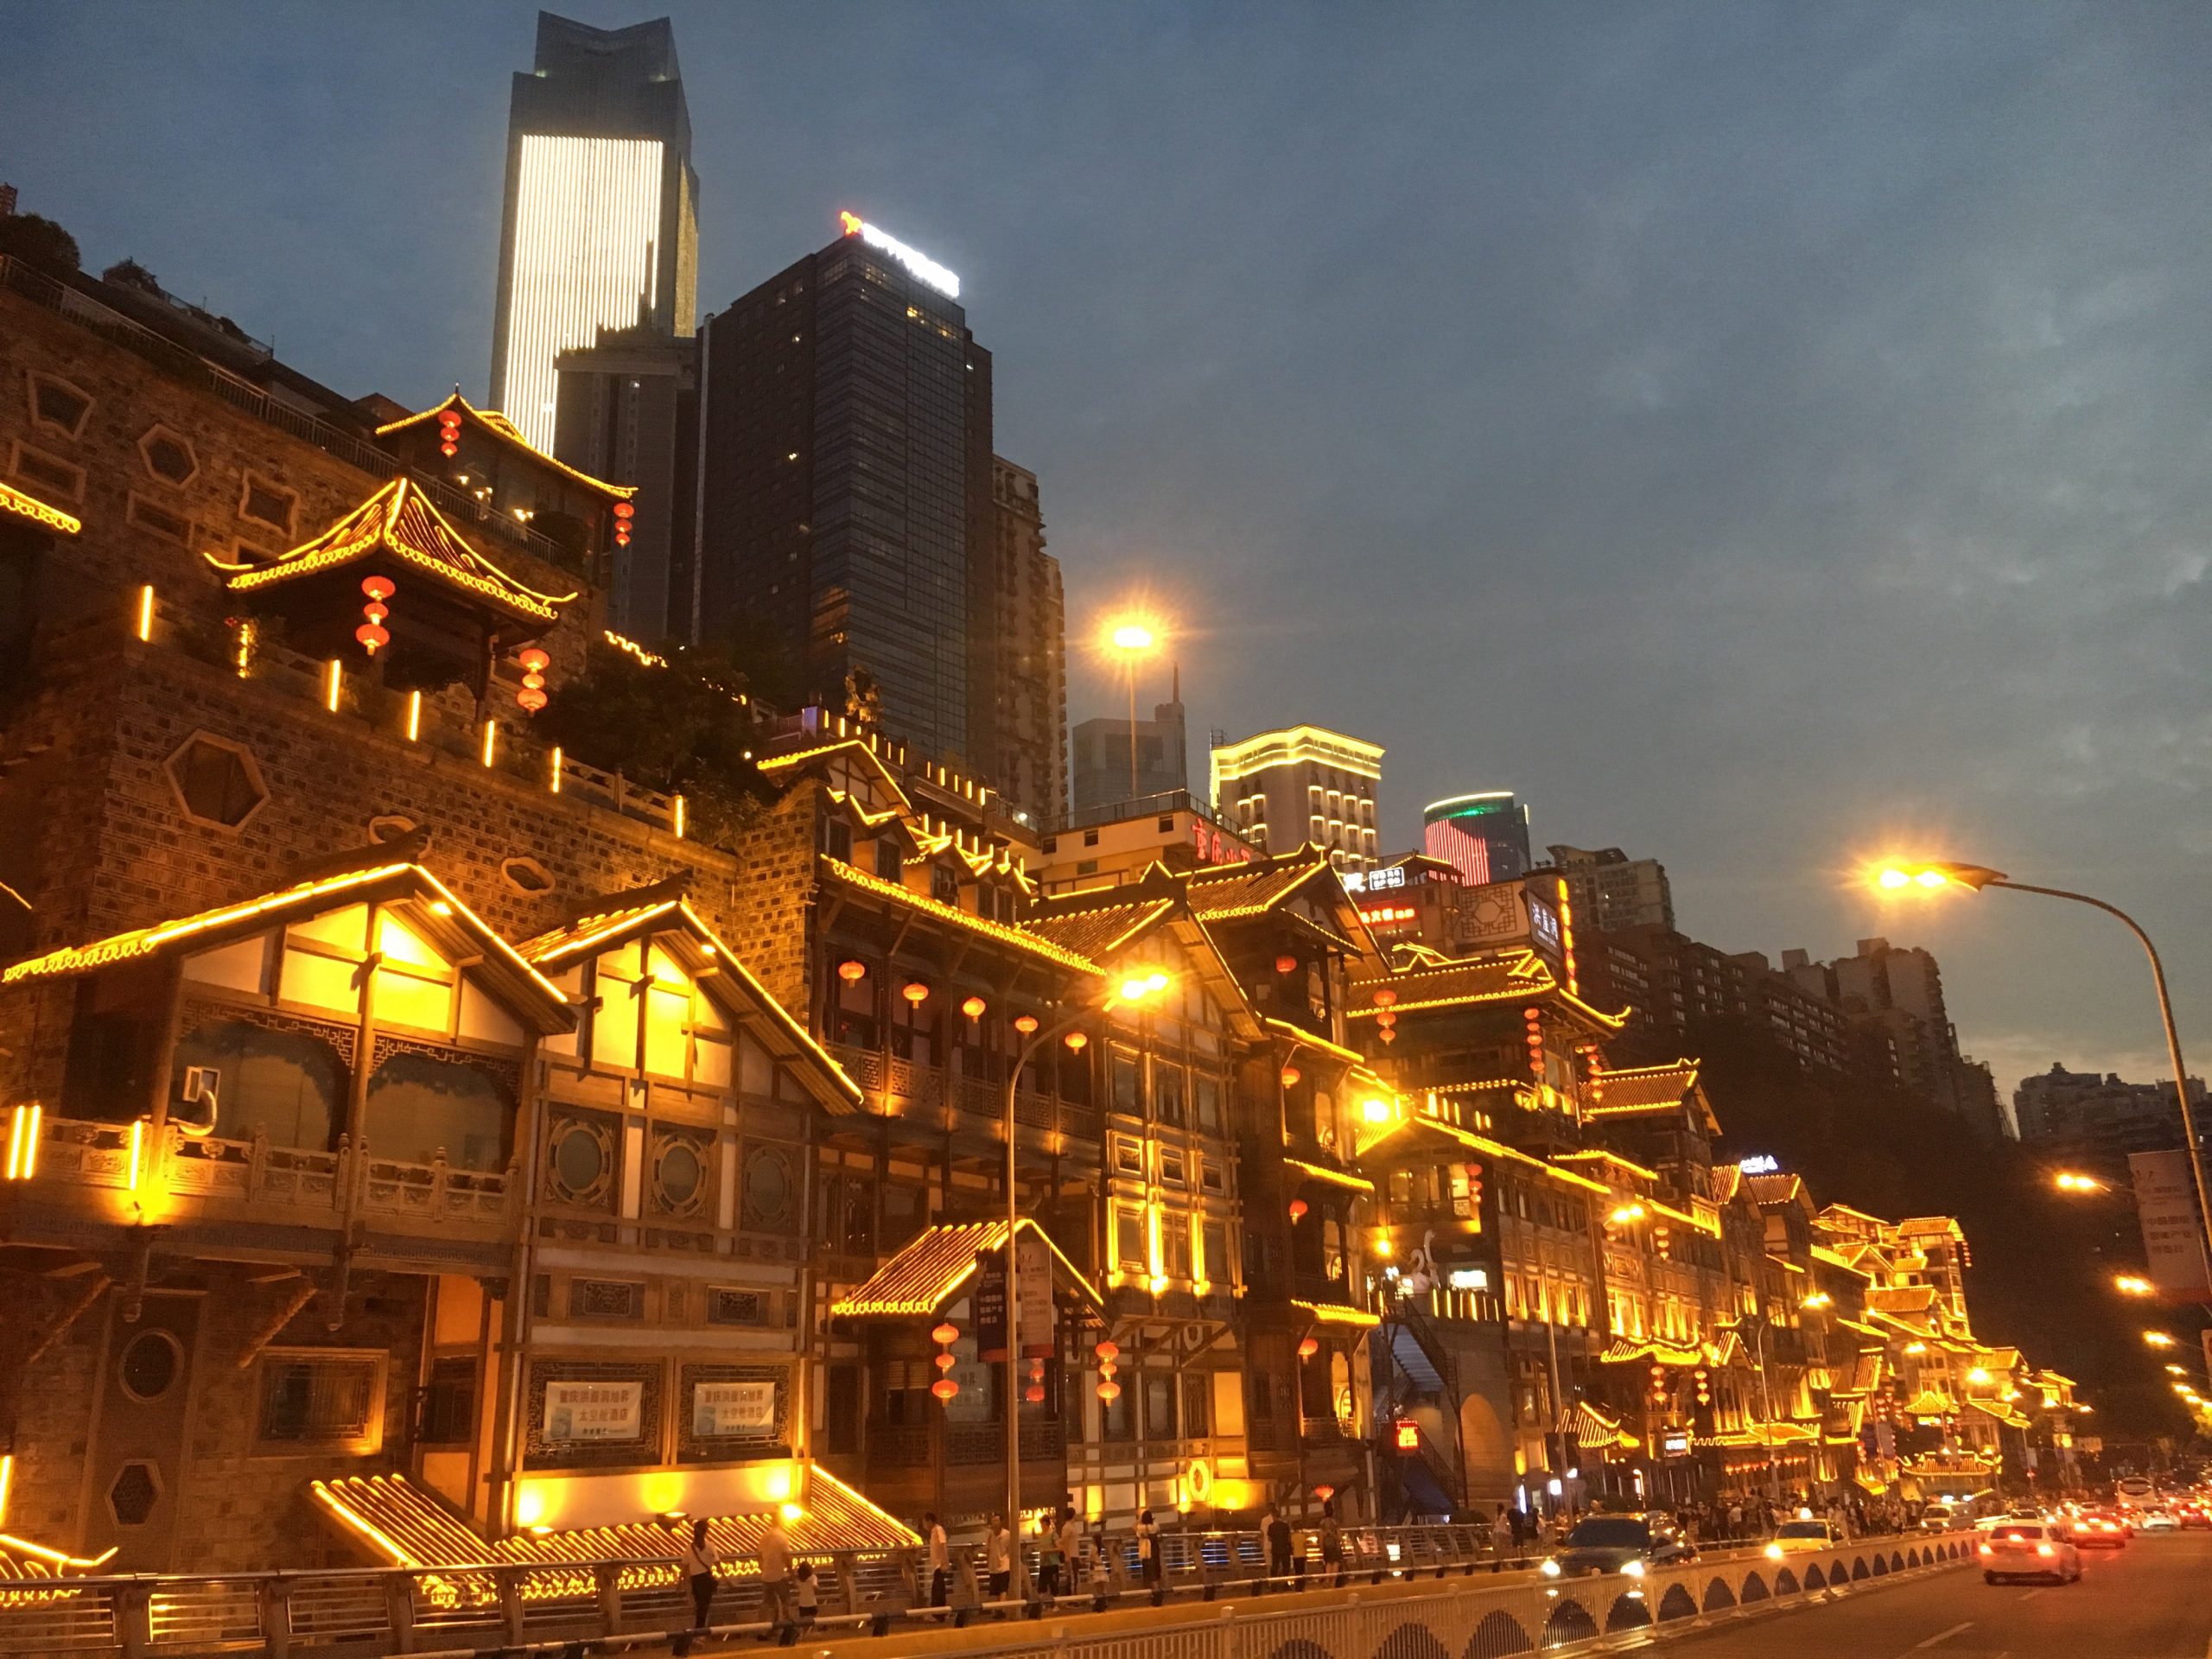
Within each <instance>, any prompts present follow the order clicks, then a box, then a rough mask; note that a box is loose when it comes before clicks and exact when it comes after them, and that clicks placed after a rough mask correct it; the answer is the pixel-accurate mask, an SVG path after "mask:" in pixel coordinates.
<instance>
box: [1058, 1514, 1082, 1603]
mask: <svg viewBox="0 0 2212 1659" xmlns="http://www.w3.org/2000/svg"><path fill="white" fill-rule="evenodd" d="M1060 1575H1061V1577H1062V1578H1063V1579H1064V1580H1065V1582H1066V1584H1067V1592H1068V1594H1070V1595H1071V1596H1074V1595H1080V1594H1082V1593H1083V1522H1080V1521H1078V1520H1077V1519H1076V1518H1075V1510H1073V1509H1072V1508H1070V1509H1065V1510H1061V1511H1060Z"/></svg>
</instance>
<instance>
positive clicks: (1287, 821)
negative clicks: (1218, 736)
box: [1213, 726, 1383, 870]
mask: <svg viewBox="0 0 2212 1659" xmlns="http://www.w3.org/2000/svg"><path fill="white" fill-rule="evenodd" d="M1382 786H1383V747H1382V745H1380V744H1378V743H1364V742H1362V741H1360V740H1359V739H1358V738H1356V737H1346V736H1345V735H1344V734H1343V733H1341V732H1332V731H1325V730H1324V729H1323V728H1320V727H1319V726H1292V727H1288V728H1285V729H1283V730H1281V731H1274V732H1262V733H1261V734H1259V735H1258V736H1257V737H1248V738H1246V739H1245V740H1244V741H1243V742H1241V743H1217V744H1216V745H1215V746H1214V749H1213V810H1215V811H1216V812H1217V813H1218V814H1219V815H1220V817H1221V821H1222V822H1223V823H1225V824H1228V825H1229V826H1230V828H1232V829H1236V830H1237V831H1238V832H1239V833H1240V834H1243V835H1246V836H1250V837H1251V838H1252V839H1254V840H1255V841H1257V842H1259V843H1260V844H1261V845H1262V846H1263V847H1265V848H1266V849H1267V850H1268V852H1270V853H1287V852H1290V851H1293V850H1294V849H1297V848H1298V847H1300V846H1302V845H1304V844H1305V843H1306V842H1312V843H1313V845H1314V846H1316V847H1324V848H1326V849H1328V854H1329V862H1330V863H1332V864H1333V865H1335V866H1336V867H1337V868H1338V869H1340V870H1364V869H1370V868H1373V867H1374V865H1375V863H1376V850H1375V835H1376V824H1375V797H1376V794H1377V793H1378V792H1379V791H1380V790H1381V789H1382Z"/></svg>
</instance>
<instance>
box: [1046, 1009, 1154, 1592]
mask: <svg viewBox="0 0 2212 1659" xmlns="http://www.w3.org/2000/svg"><path fill="white" fill-rule="evenodd" d="M1167 984H1168V979H1167V976H1166V974H1164V973H1161V972H1160V971H1158V970H1156V969H1147V970H1142V971H1138V972H1134V973H1131V974H1129V975H1128V976H1125V977H1124V978H1123V979H1122V982H1121V983H1120V984H1119V986H1118V987H1116V988H1115V990H1112V991H1109V993H1108V994H1107V995H1106V996H1105V997H1104V998H1103V1000H1102V1001H1098V1002H1096V1003H1095V1004H1094V1003H1084V1004H1081V1005H1079V1006H1077V1007H1074V1008H1071V1009H1070V1010H1069V1011H1068V1012H1066V1013H1065V1014H1062V1015H1061V1016H1060V1018H1058V1020H1054V1021H1053V1022H1052V1024H1051V1025H1045V1024H1043V1023H1042V1022H1040V1021H1039V1020H1038V1018H1037V1016H1036V1015H1034V1014H1022V1015H1020V1016H1019V1017H1018V1018H1017V1019H1016V1020H1015V1021H1014V1028H1015V1030H1017V1031H1021V1032H1022V1044H1021V1046H1020V1048H1018V1049H1016V1050H1015V1051H1014V1064H1013V1065H1011V1066H1009V1067H1007V1074H1006V1524H1007V1531H1008V1532H1010V1533H1011V1534H1012V1535H1014V1542H1015V1546H1016V1547H1015V1549H1014V1561H1015V1563H1016V1564H1017V1570H1018V1567H1019V1563H1020V1559H1021V1552H1020V1540H1021V1299H1020V1284H1021V1268H1020V1258H1021V1253H1020V1251H1019V1250H1018V1249H1015V1248H1014V1234H1015V1231H1016V1230H1017V1229H1018V1228H1019V1227H1020V1224H1021V1214H1020V1186H1019V1185H1017V1184H1016V1181H1015V1179H1014V1096H1015V1094H1016V1092H1017V1091H1018V1090H1020V1086H1021V1073H1022V1069H1023V1068H1024V1067H1026V1066H1027V1065H1028V1064H1029V1062H1030V1059H1031V1058H1032V1057H1033V1056H1034V1055H1035V1054H1036V1052H1037V1051H1038V1050H1039V1049H1040V1048H1042V1047H1043V1046H1045V1045H1046V1044H1047V1043H1049V1042H1051V1041H1052V1040H1053V1039H1055V1038H1058V1037H1060V1036H1064V1035H1065V1033H1068V1032H1070V1031H1072V1030H1073V1029H1074V1028H1075V1027H1077V1026H1078V1025H1080V1024H1082V1023H1083V1022H1084V1020H1088V1019H1090V1018H1091V1017H1092V1016H1093V1015H1096V1014H1107V1013H1109V1012H1111V1011H1112V1010H1113V1008H1114V1007H1115V1006H1116V1004H1117V1003H1122V1002H1130V1003H1135V1002H1142V1001H1144V1000H1145V999H1146V998H1147V997H1150V996H1156V995H1159V994H1160V992H1161V991H1164V990H1166V988H1167ZM1025 1022H1026V1023H1027V1027H1028V1028H1027V1030H1026V1031H1023V1030H1022V1027H1023V1026H1024V1024H1025Z"/></svg>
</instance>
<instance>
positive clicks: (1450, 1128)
mask: <svg viewBox="0 0 2212 1659" xmlns="http://www.w3.org/2000/svg"><path fill="white" fill-rule="evenodd" d="M1416 1127H1418V1128H1426V1129H1433V1130H1435V1131H1436V1132H1437V1133H1438V1134H1440V1135H1444V1136H1446V1138H1447V1139H1449V1140H1452V1141H1458V1142H1459V1144H1460V1145H1461V1146H1463V1147H1466V1148H1468V1150H1470V1151H1471V1152H1479V1153H1482V1154H1484V1155H1485V1156H1486V1157H1491V1158H1498V1159H1503V1160H1506V1161H1507V1162H1509V1163H1512V1164H1515V1165H1517V1166H1520V1167H1522V1168H1525V1169H1532V1170H1536V1171H1539V1172H1541V1173H1543V1174H1545V1175H1548V1176H1549V1177H1551V1179H1554V1180H1555V1181H1563V1182H1565V1183H1566V1184H1567V1185H1569V1186H1575V1187H1580V1188H1581V1189H1582V1191H1584V1192H1597V1193H1600V1194H1603V1195H1604V1196H1605V1197H1607V1198H1611V1196H1612V1191H1613V1190H1612V1188H1611V1187H1609V1186H1607V1185H1605V1183H1604V1182H1603V1181H1593V1180H1592V1179H1590V1178H1589V1177H1588V1176H1587V1175H1578V1174H1576V1173H1574V1172H1573V1170H1571V1169H1561V1168H1560V1166H1558V1165H1556V1164H1553V1163H1547V1162H1546V1161H1545V1160H1543V1159H1541V1158H1534V1157H1531V1156H1530V1155H1529V1154H1527V1153H1525V1152H1520V1151H1516V1149H1515V1148H1513V1147H1509V1146H1506V1145H1505V1144H1504V1143H1503V1142H1502V1141H1492V1140H1491V1139H1489V1138H1488V1137H1487V1136H1485V1135H1477V1134H1476V1133H1475V1132H1474V1131H1473V1130H1471V1129H1463V1128H1460V1127H1459V1125H1458V1124H1457V1123H1453V1122H1449V1121H1447V1120H1446V1119H1444V1118H1441V1117H1439V1116H1435V1114H1434V1113H1433V1112H1415V1113H1413V1114H1412V1115H1410V1116H1408V1117H1406V1118H1404V1119H1403V1120H1402V1122H1399V1123H1397V1124H1395V1125H1394V1126H1393V1128H1394V1129H1399V1128H1416ZM1388 1139H1389V1135H1387V1134H1386V1135H1380V1136H1378V1137H1376V1141H1374V1142H1373V1143H1371V1144H1370V1147H1368V1148H1367V1150H1368V1151H1372V1150H1373V1148H1374V1147H1376V1146H1380V1145H1381V1144H1382V1143H1383V1141H1386V1140H1388ZM1362 1155H1363V1156H1364V1155H1365V1154H1364V1153H1363V1154H1362Z"/></svg>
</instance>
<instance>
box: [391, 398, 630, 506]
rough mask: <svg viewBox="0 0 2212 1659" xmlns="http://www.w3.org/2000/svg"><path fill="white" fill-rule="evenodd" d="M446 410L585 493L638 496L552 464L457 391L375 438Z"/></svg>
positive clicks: (493, 413)
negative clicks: (569, 480)
mask: <svg viewBox="0 0 2212 1659" xmlns="http://www.w3.org/2000/svg"><path fill="white" fill-rule="evenodd" d="M449 409H457V410H460V411H461V416H462V417H463V418H464V419H467V420H471V421H474V422H475V423H476V424H477V425H479V426H480V427H482V428H483V429H485V430H486V432H489V433H490V434H491V435H493V437H495V438H497V439H498V440H499V442H501V443H504V444H505V445H507V446H508V447H509V448H513V449H518V450H520V451H521V452H522V453H523V454H525V455H527V456H529V457H530V459H531V460H532V461H536V462H537V464H538V465H540V466H541V467H550V468H551V469H552V470H553V471H555V472H556V473H559V474H561V475H562V476H563V477H564V478H569V479H572V480H575V482H576V483H579V484H582V486H585V488H587V489H591V490H596V491H598V492H599V493H601V495H603V496H605V497H606V498H607V499H608V500H610V501H627V500H628V499H630V498H631V497H632V496H633V495H635V494H636V493H638V486H636V485H634V484H609V483H608V482H607V480H605V479H603V478H594V477H593V476H592V475H591V474H589V473H583V472H578V471H577V470H576V469H575V467H571V466H569V463H568V462H567V461H559V460H556V459H555V458H554V457H553V456H551V455H549V454H546V453H545V451H543V449H540V448H538V447H537V445H536V444H534V443H532V442H531V441H530V440H529V439H528V438H525V437H524V436H523V435H522V431H521V429H519V428H518V427H517V426H516V425H515V423H513V422H512V421H511V420H509V419H508V418H507V417H506V416H504V415H502V414H501V413H499V410H496V409H479V408H477V407H476V405H475V404H472V403H470V402H469V401H468V399H467V398H466V397H462V396H461V393H460V392H459V391H454V394H453V396H451V397H448V398H446V399H445V400H444V401H443V402H442V403H438V404H432V405H431V406H430V407H429V408H428V409H426V410H423V411H422V412H421V413H420V414H416V415H408V416H402V417H401V418H400V419H398V420H396V421H387V422H385V423H384V424H383V425H382V426H380V427H378V428H377V436H378V437H380V438H382V437H388V436H390V435H391V434H392V433H394V432H405V431H409V430H411V429H414V428H416V427H418V426H421V425H423V423H425V422H435V420H436V419H437V418H438V416H441V415H442V414H444V413H445V412H446V410H449Z"/></svg>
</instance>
